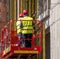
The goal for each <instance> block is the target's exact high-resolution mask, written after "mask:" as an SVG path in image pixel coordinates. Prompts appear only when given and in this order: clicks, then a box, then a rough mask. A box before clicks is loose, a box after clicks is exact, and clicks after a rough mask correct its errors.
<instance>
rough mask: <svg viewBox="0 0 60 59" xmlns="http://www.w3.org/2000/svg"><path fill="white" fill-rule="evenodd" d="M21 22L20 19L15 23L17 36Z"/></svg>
mask: <svg viewBox="0 0 60 59" xmlns="http://www.w3.org/2000/svg"><path fill="white" fill-rule="evenodd" d="M21 20H22V18H18V20H17V22H16V27H17V34H18V33H21V27H20V23H21Z"/></svg>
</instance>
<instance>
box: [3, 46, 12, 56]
mask: <svg viewBox="0 0 60 59" xmlns="http://www.w3.org/2000/svg"><path fill="white" fill-rule="evenodd" d="M10 50H11V49H10V47H8V48H6V49H5V50H4V51H3V54H4V55H5V54H7V53H8V52H10Z"/></svg>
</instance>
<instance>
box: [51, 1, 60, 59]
mask: <svg viewBox="0 0 60 59" xmlns="http://www.w3.org/2000/svg"><path fill="white" fill-rule="evenodd" d="M50 34H51V35H50V36H51V39H50V40H51V43H50V44H51V46H50V47H51V49H50V50H51V59H60V0H51V10H50Z"/></svg>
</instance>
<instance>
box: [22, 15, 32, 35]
mask: <svg viewBox="0 0 60 59" xmlns="http://www.w3.org/2000/svg"><path fill="white" fill-rule="evenodd" d="M32 21H33V18H31V17H28V16H26V17H24V18H22V26H23V27H22V34H32V33H33V26H32Z"/></svg>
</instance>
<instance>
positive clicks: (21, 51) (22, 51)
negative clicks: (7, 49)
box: [14, 50, 38, 54]
mask: <svg viewBox="0 0 60 59" xmlns="http://www.w3.org/2000/svg"><path fill="white" fill-rule="evenodd" d="M14 53H21V54H28V53H31V54H38V51H26V50H14Z"/></svg>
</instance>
